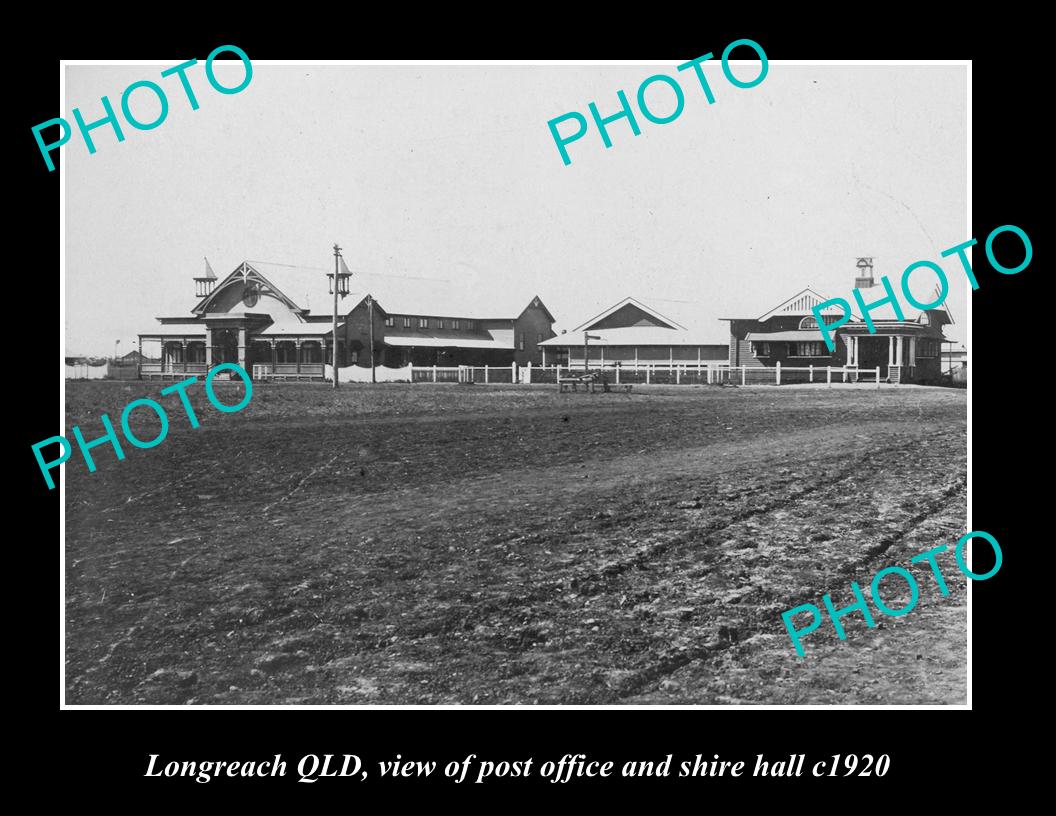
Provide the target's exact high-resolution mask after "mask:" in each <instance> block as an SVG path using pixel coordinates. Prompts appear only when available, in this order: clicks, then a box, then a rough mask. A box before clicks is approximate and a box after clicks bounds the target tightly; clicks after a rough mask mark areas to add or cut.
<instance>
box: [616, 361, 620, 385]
mask: <svg viewBox="0 0 1056 816" xmlns="http://www.w3.org/2000/svg"><path fill="white" fill-rule="evenodd" d="M619 384H620V367H619V366H616V385H619Z"/></svg>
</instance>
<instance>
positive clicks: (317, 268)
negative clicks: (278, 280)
mask: <svg viewBox="0 0 1056 816" xmlns="http://www.w3.org/2000/svg"><path fill="white" fill-rule="evenodd" d="M246 263H251V264H267V265H268V266H285V267H286V268H287V269H312V270H315V271H316V272H329V271H330V270H329V269H326V268H325V267H322V266H298V265H296V264H284V263H276V262H275V261H246Z"/></svg>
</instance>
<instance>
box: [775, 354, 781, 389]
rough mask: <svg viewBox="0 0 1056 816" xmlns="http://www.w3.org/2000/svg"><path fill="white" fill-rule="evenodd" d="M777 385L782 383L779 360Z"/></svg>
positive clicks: (779, 362)
mask: <svg viewBox="0 0 1056 816" xmlns="http://www.w3.org/2000/svg"><path fill="white" fill-rule="evenodd" d="M776 385H781V361H780V360H778V361H777V381H776Z"/></svg>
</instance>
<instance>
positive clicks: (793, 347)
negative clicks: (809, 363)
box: [788, 341, 828, 357]
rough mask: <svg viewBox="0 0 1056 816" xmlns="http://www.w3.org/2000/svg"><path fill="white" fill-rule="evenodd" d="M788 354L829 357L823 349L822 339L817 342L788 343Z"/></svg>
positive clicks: (793, 355) (791, 355)
mask: <svg viewBox="0 0 1056 816" xmlns="http://www.w3.org/2000/svg"><path fill="white" fill-rule="evenodd" d="M788 356H789V357H827V356H828V355H827V354H826V353H825V352H823V351H822V350H821V341H818V342H817V343H814V342H807V343H789V344H788Z"/></svg>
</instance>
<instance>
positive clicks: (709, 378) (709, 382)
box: [708, 365, 711, 385]
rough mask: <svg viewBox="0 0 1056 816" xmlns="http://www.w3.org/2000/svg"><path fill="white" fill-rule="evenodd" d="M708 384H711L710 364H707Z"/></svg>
mask: <svg viewBox="0 0 1056 816" xmlns="http://www.w3.org/2000/svg"><path fill="white" fill-rule="evenodd" d="M708 385H711V366H710V365H709V366H708Z"/></svg>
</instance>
